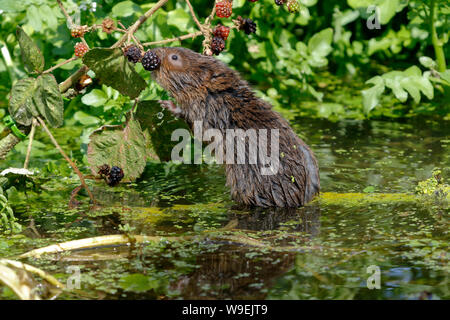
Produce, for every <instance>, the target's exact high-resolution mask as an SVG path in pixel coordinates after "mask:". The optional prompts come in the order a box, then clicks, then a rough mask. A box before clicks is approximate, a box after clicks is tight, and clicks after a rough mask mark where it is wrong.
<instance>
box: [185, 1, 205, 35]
mask: <svg viewBox="0 0 450 320" xmlns="http://www.w3.org/2000/svg"><path fill="white" fill-rule="evenodd" d="M186 3H187V5H188V7H189V11H190V12H191V16H192V19H194V22H195V24H196V25H197V27H198V28H199V29H200V31H202V33H203V34H204V35H205V36H206V30H204V28H205V26H203V25H202V24H201V23H200V21H198V19H197V16H196V15H195V12H194V8H192V5H191V2H190V1H189V0H186Z"/></svg>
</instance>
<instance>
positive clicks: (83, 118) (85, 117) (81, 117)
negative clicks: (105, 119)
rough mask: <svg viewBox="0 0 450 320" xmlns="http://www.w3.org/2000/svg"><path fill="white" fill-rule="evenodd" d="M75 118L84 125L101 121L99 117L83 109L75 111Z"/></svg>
mask: <svg viewBox="0 0 450 320" xmlns="http://www.w3.org/2000/svg"><path fill="white" fill-rule="evenodd" d="M73 119H74V120H75V121H78V122H79V123H81V124H82V125H84V126H92V125H95V124H97V123H99V122H100V119H99V118H97V117H94V116H91V115H89V114H87V113H85V112H83V111H77V112H75V114H74V115H73Z"/></svg>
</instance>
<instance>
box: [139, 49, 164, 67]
mask: <svg viewBox="0 0 450 320" xmlns="http://www.w3.org/2000/svg"><path fill="white" fill-rule="evenodd" d="M141 63H142V66H143V67H144V69H145V70H147V71H153V70H156V69H158V67H159V65H160V64H161V60H160V59H159V57H158V56H157V55H156V53H155V52H153V51H151V50H149V51H147V52H146V53H144V56H143V57H142V59H141Z"/></svg>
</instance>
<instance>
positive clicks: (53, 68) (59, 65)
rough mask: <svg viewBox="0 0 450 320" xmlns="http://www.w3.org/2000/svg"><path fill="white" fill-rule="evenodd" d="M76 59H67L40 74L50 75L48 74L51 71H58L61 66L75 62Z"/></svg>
mask: <svg viewBox="0 0 450 320" xmlns="http://www.w3.org/2000/svg"><path fill="white" fill-rule="evenodd" d="M77 59H78V57H72V58H70V59H67V60H66V61H63V62H61V63H59V64H57V65H56V66H53V67H51V68H50V69H47V70H45V71H44V72H42V73H50V72H52V71H53V70H55V69H58V68H60V67H62V66H63V65H65V64H68V63H70V62H72V61H75V60H77Z"/></svg>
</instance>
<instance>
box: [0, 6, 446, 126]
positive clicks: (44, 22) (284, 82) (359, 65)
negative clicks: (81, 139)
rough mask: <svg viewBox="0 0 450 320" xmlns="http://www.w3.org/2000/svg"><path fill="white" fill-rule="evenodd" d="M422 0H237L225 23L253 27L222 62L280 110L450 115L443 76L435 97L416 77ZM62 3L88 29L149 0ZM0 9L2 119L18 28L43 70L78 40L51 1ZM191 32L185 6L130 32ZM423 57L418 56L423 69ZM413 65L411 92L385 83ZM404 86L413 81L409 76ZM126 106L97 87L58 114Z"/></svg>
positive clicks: (424, 45)
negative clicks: (240, 21)
mask: <svg viewBox="0 0 450 320" xmlns="http://www.w3.org/2000/svg"><path fill="white" fill-rule="evenodd" d="M423 2H425V3H426V2H428V3H429V2H430V1H409V2H408V1H400V0H396V1H385V0H376V1H375V0H374V1H352V0H347V1H345V0H340V1H317V0H301V4H302V7H301V11H300V12H299V13H297V14H291V13H289V12H288V11H287V10H286V8H285V7H278V6H276V5H275V4H274V1H273V0H260V1H258V2H256V3H251V2H250V1H246V0H235V1H234V2H233V3H234V7H233V16H232V17H234V18H236V17H237V16H238V15H241V16H244V17H250V18H252V19H253V20H254V21H255V22H256V23H257V25H258V30H257V32H256V34H254V35H251V36H247V35H245V34H244V33H242V32H237V31H233V32H232V33H231V35H230V37H229V39H228V41H227V48H226V52H225V53H223V54H222V55H220V56H219V59H222V60H224V61H226V62H228V63H229V64H230V65H231V66H232V67H233V68H235V69H237V70H239V71H240V72H241V73H242V75H243V76H244V78H246V79H247V80H249V82H250V83H251V84H252V85H253V86H254V87H255V88H256V89H257V90H258V91H259V93H260V94H261V96H264V97H265V98H266V99H268V100H269V101H270V102H272V104H273V105H274V106H275V107H277V108H279V109H285V110H295V111H296V112H299V113H300V114H303V115H307V116H312V117H322V118H331V119H343V118H358V119H361V118H365V117H406V116H416V115H422V114H426V115H437V116H443V117H448V116H449V106H448V93H449V91H448V74H449V73H448V71H447V72H446V73H445V76H441V79H439V80H440V81H441V82H440V83H433V85H434V86H435V87H436V86H438V90H434V91H435V92H434V94H432V93H430V86H431V83H430V81H428V78H429V75H425V76H422V72H426V71H428V72H429V73H430V70H432V69H435V68H436V67H435V62H434V61H433V59H435V57H434V55H435V53H434V51H433V46H432V42H431V37H430V31H429V30H430V26H429V23H427V21H426V19H425V18H423V17H421V12H422V11H421V10H420V8H421V6H423ZM63 3H64V5H65V6H66V8H67V10H68V12H69V14H71V16H72V17H73V18H74V21H75V22H76V23H79V24H87V25H93V24H99V23H101V21H102V19H104V18H105V17H112V18H113V19H116V20H120V21H121V22H122V23H123V24H124V25H125V26H129V25H131V24H132V23H133V22H134V21H135V20H136V19H137V18H138V17H139V16H140V15H141V14H142V13H144V12H145V11H146V10H148V9H149V8H150V7H151V6H152V5H153V4H154V3H155V1H154V2H150V1H138V0H136V1H134V2H132V1H121V2H117V1H112V0H110V1H97V2H95V1H92V0H88V1H64V2H63ZM371 4H376V5H378V6H379V8H380V22H381V29H379V30H378V29H374V30H369V29H368V28H367V27H366V20H367V19H368V18H370V15H371V13H368V12H367V10H366V7H367V6H370V5H371ZM193 5H194V7H195V10H196V12H197V14H198V16H199V17H200V20H201V21H202V20H203V19H204V18H205V17H206V16H207V15H208V14H209V13H210V10H211V7H212V5H213V2H212V1H205V0H200V1H194V2H193ZM437 5H438V12H437V16H436V27H437V31H438V35H439V36H440V39H441V40H442V42H443V45H444V52H445V56H446V57H447V58H448V56H449V50H448V46H447V45H446V44H447V42H448V35H449V31H448V30H449V28H448V16H449V12H450V9H449V7H448V4H446V2H444V1H442V2H439V1H437ZM0 9H1V10H2V13H1V15H0V24H1V28H0V29H1V31H0V46H1V47H2V59H1V60H0V110H1V111H0V112H1V113H2V114H4V113H5V109H6V106H7V103H8V102H7V99H8V94H9V91H10V89H11V85H12V84H13V83H14V82H15V81H17V80H18V79H21V78H23V77H25V70H24V66H23V64H22V63H21V61H20V50H19V46H18V42H17V39H16V37H15V35H14V34H15V28H16V27H17V25H21V26H23V28H24V30H25V31H26V32H27V33H28V34H29V35H30V36H31V37H32V39H33V40H34V41H35V42H36V43H37V44H38V46H39V47H40V49H41V50H42V52H43V53H44V56H45V61H46V65H45V68H49V67H51V66H53V65H55V64H57V63H59V62H61V61H64V60H65V59H67V58H69V57H71V56H72V55H73V45H74V44H75V43H76V42H77V41H79V40H77V39H73V38H71V37H70V32H69V30H68V28H67V27H66V23H65V19H64V16H63V15H62V13H61V12H60V10H59V8H58V6H57V4H56V1H50V0H25V1H20V2H18V1H13V0H1V1H0ZM422 15H423V14H422ZM394 17H395V18H394ZM219 20H221V22H222V23H224V24H225V25H227V24H228V25H230V24H231V21H230V19H218V18H216V19H215V21H214V22H213V25H214V24H215V23H217V22H219ZM195 27H196V26H195V24H194V22H193V21H192V18H191V17H190V15H189V11H188V8H187V6H186V4H185V3H184V2H183V1H170V2H169V3H168V4H166V5H165V6H164V8H163V9H162V10H159V11H158V12H157V14H156V15H155V16H154V17H153V18H151V19H150V20H148V21H147V22H146V23H145V24H144V26H142V27H141V28H140V29H139V30H138V32H137V33H136V36H137V38H138V39H140V41H142V42H146V41H157V40H162V39H166V38H171V37H175V36H179V35H183V34H186V33H189V32H194V31H196V29H195ZM119 36H120V34H119V33H115V34H113V35H111V36H109V35H107V34H105V33H104V32H102V31H101V30H99V31H95V32H92V33H90V34H88V35H87V36H86V39H87V42H88V44H89V45H90V46H91V47H108V46H110V45H112V44H113V43H114V42H115V41H116V40H117V39H118V37H119ZM201 42H202V39H201V37H199V38H197V39H195V40H193V41H192V40H186V41H183V43H182V45H183V46H186V47H190V48H192V49H194V50H197V51H200V50H201ZM172 45H173V46H175V45H180V43H173V44H172ZM421 57H424V58H422V62H423V64H421V63H420V59H421ZM427 57H429V58H427ZM80 65H81V61H80V60H78V61H75V62H72V63H70V64H68V65H65V66H63V67H62V68H61V69H58V70H56V71H55V72H54V74H55V76H56V78H57V80H58V81H59V82H60V81H62V80H64V79H65V78H67V77H68V76H69V75H70V74H71V73H72V72H74V71H75V70H76V68H77V67H79V66H80ZM413 65H414V66H417V69H414V74H416V75H418V78H417V79H416V80H417V81H416V84H415V85H414V86H415V87H417V86H420V84H422V85H423V86H424V88H421V87H418V89H417V90H416V89H415V88H410V89H408V88H396V87H394V86H392V85H390V84H389V81H390V80H389V79H393V81H394V83H397V82H399V81H401V80H402V79H403V78H405V77H407V75H405V74H403V71H405V70H406V69H408V68H409V67H411V66H413ZM137 69H138V72H139V73H140V74H141V75H142V76H143V77H144V79H146V80H149V73H148V72H145V71H144V70H142V68H141V67H140V66H138V68H137ZM393 70H398V71H399V72H398V73H396V74H394V75H393V74H390V75H388V76H387V77H382V78H374V79H372V81H371V83H373V84H374V88H373V89H372V90H371V91H370V90H367V89H369V88H370V87H371V85H370V84H367V85H365V84H364V82H365V81H367V80H369V79H371V78H372V77H375V76H378V75H383V74H385V73H387V72H389V71H393ZM431 72H434V71H431ZM442 78H444V80H442ZM445 79H447V81H445ZM386 82H387V83H386ZM405 82H410V81H409V78H408V79H407V80H405ZM435 82H438V81H435ZM385 88H386V90H384V89H385ZM364 89H366V91H363V90H364ZM388 89H390V90H388ZM431 90H432V89H431ZM361 92H363V93H365V95H364V99H365V100H367V101H363V95H362V94H361ZM391 92H393V94H391ZM418 92H419V93H418ZM382 93H385V94H384V95H382ZM405 93H406V95H405ZM408 93H409V95H408ZM420 93H422V94H420ZM162 95H164V93H163V92H162V91H161V90H160V89H159V88H158V87H157V86H156V85H155V84H154V83H153V82H149V87H148V89H147V90H146V91H145V93H144V95H143V96H142V98H156V97H160V96H162ZM408 96H409V99H408ZM411 97H413V99H411ZM424 97H426V98H424ZM420 98H421V99H420ZM80 99H81V101H80ZM419 99H420V100H419ZM431 99H433V102H432V103H430V100H431ZM363 102H364V104H363ZM129 106H130V104H129V99H128V97H124V96H121V95H118V94H117V92H115V91H114V90H111V88H107V87H105V86H103V87H102V86H101V85H99V84H96V85H95V86H91V87H89V88H88V90H87V94H86V95H84V96H81V97H78V98H76V99H74V100H72V101H71V102H66V106H65V118H66V120H67V121H69V122H70V121H73V120H75V121H76V122H78V123H80V124H82V125H85V126H90V125H98V124H99V123H101V122H105V121H106V122H107V121H118V122H120V121H121V120H122V119H121V115H122V114H123V111H124V110H127V109H128V108H129ZM2 114H0V115H2Z"/></svg>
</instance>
